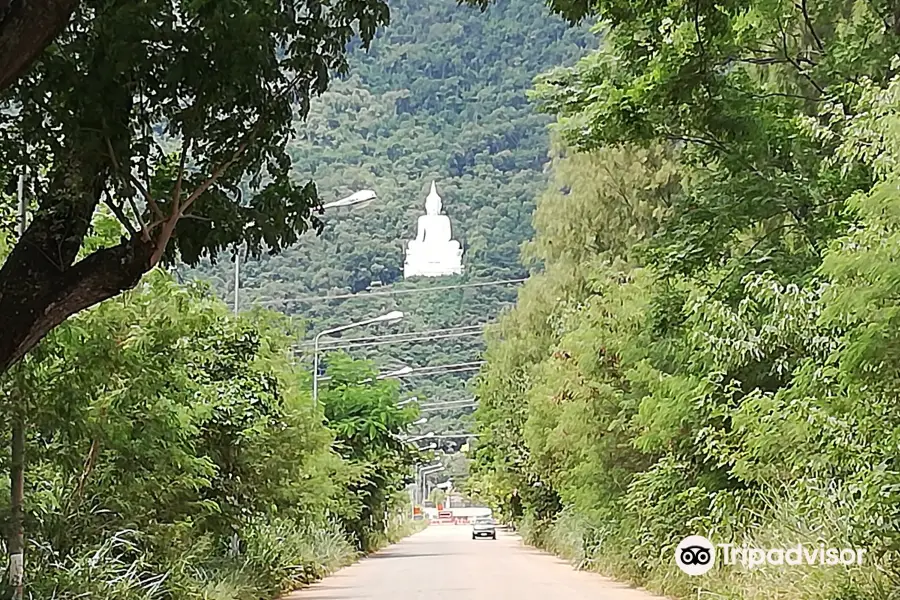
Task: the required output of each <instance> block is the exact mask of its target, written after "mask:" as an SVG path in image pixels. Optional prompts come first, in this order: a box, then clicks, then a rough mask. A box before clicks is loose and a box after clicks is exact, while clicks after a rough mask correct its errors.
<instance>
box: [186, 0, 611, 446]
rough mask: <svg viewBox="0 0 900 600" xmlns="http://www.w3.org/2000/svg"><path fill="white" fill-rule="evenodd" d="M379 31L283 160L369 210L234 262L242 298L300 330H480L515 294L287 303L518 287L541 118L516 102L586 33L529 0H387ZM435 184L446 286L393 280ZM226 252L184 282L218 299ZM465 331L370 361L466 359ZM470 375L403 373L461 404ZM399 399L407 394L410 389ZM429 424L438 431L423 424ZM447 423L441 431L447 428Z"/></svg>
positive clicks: (537, 181)
mask: <svg viewBox="0 0 900 600" xmlns="http://www.w3.org/2000/svg"><path fill="white" fill-rule="evenodd" d="M390 7H391V24H390V25H389V26H388V27H386V28H385V29H384V30H383V31H380V32H379V33H378V35H377V36H376V39H375V40H374V41H373V43H372V45H371V48H370V50H369V51H365V50H363V49H361V48H354V49H353V51H352V52H351V56H350V73H349V75H348V76H347V77H346V78H344V79H343V80H341V81H336V82H334V83H333V84H332V86H331V88H330V89H329V91H328V92H326V93H325V94H324V95H323V96H322V97H321V98H319V99H318V100H317V101H314V103H313V105H312V109H311V111H310V114H309V117H308V119H307V120H306V122H301V121H299V120H298V121H297V122H296V132H297V136H296V139H295V140H294V141H292V142H291V144H290V147H289V152H290V155H291V157H292V160H293V173H294V176H295V177H296V179H297V180H299V181H305V180H310V179H311V180H313V181H315V183H316V185H317V186H318V190H319V194H320V196H321V197H322V199H323V201H324V202H329V201H332V200H335V199H338V198H340V197H343V196H346V195H348V194H350V193H352V192H354V191H356V190H360V189H372V190H375V191H376V192H377V194H378V196H379V198H378V200H376V201H375V202H374V203H372V204H370V205H368V206H365V207H361V208H357V209H338V210H335V211H333V212H331V211H329V212H328V213H326V214H325V215H324V216H323V220H324V223H325V226H324V230H323V232H322V234H321V235H320V236H318V237H315V236H313V235H307V236H305V237H304V238H303V239H302V240H301V241H300V243H299V244H297V245H295V246H294V247H293V248H289V249H287V250H285V251H283V252H281V253H280V254H278V255H276V256H271V257H270V256H266V255H264V256H262V257H260V258H259V259H258V260H254V259H250V260H249V261H247V262H245V263H244V264H243V265H242V297H243V300H242V303H243V306H244V307H245V308H246V307H248V306H249V305H250V304H251V303H253V302H264V303H265V304H266V306H268V307H270V308H275V309H277V310H281V311H284V312H286V313H287V314H291V315H296V316H299V317H302V318H306V319H310V320H311V323H310V331H311V332H315V331H320V330H322V329H324V328H326V327H327V326H329V325H340V324H344V323H349V322H353V321H357V320H362V319H365V318H368V317H371V316H375V315H378V314H381V312H383V311H386V310H393V309H399V310H402V311H404V312H405V313H407V315H408V316H407V318H406V319H404V321H403V322H402V323H400V324H398V325H395V326H393V327H391V328H390V330H388V329H387V328H385V327H383V326H382V327H380V328H378V329H371V330H368V331H365V330H354V331H353V332H348V334H347V337H353V336H352V335H350V333H354V334H357V335H369V334H378V333H387V332H388V331H390V332H397V331H425V330H433V329H437V328H453V327H456V326H463V325H475V324H479V323H485V322H487V321H490V320H492V319H493V318H494V317H495V316H496V315H497V314H498V311H499V310H500V309H502V308H503V307H504V306H508V305H509V304H510V303H511V302H512V300H514V298H515V291H514V288H513V287H512V286H486V287H475V288H462V289H454V290H450V291H441V292H434V293H427V294H405V295H397V296H390V295H381V296H372V297H368V298H364V297H360V298H356V299H351V300H333V301H328V302H324V301H322V300H320V299H312V300H302V301H301V300H297V298H302V297H309V296H313V297H321V296H324V295H326V294H329V295H335V294H342V293H354V292H362V293H365V292H366V290H367V289H368V288H370V287H371V286H373V284H374V286H375V287H371V289H376V288H377V287H378V286H382V287H380V288H379V289H381V290H382V291H384V290H385V289H386V288H385V287H383V286H391V287H393V288H403V289H406V288H413V287H431V286H436V285H450V284H465V283H467V282H476V281H477V282H484V281H497V280H507V279H516V278H521V277H523V276H525V275H526V271H525V269H524V267H523V266H522V264H521V262H520V260H519V252H520V246H521V244H522V243H523V242H524V241H525V240H526V239H528V238H529V236H530V235H531V213H532V211H533V208H534V200H535V198H536V196H537V195H538V193H539V190H540V189H541V188H542V186H543V182H544V180H545V176H544V173H543V169H544V165H545V163H546V161H547V157H548V147H549V143H548V142H549V138H548V134H547V130H546V125H547V123H548V122H549V118H548V117H547V116H545V115H541V114H539V113H538V112H537V111H536V110H535V107H534V106H533V105H532V104H531V103H529V101H528V100H527V98H526V92H527V90H528V89H529V88H530V87H531V82H532V79H533V78H534V77H535V76H536V75H537V74H538V73H540V72H542V71H543V70H545V69H547V68H549V67H551V66H554V65H559V64H571V63H573V62H574V61H575V60H576V59H577V58H578V57H579V56H581V55H582V54H583V53H584V52H585V49H586V47H588V46H590V45H593V44H595V43H596V42H595V39H594V37H593V36H592V35H591V34H589V33H587V32H586V31H585V30H583V29H577V28H575V29H573V28H570V27H567V26H566V25H565V24H564V22H563V21H562V20H561V19H557V18H551V17H548V15H547V12H546V8H545V7H544V6H543V5H542V4H541V3H540V2H533V1H531V0H508V1H504V2H501V3H498V4H497V5H495V6H492V7H491V8H490V9H489V10H488V11H487V12H485V13H482V12H480V11H478V10H477V9H474V8H470V7H461V6H459V5H457V3H456V2H455V1H453V0H437V1H433V0H403V1H400V2H396V3H394V2H392V3H391V5H390ZM432 181H435V182H436V184H437V189H438V192H439V194H440V195H441V196H442V197H443V200H444V212H445V213H446V214H447V215H448V216H449V217H450V219H451V222H452V225H453V235H454V238H455V239H457V240H459V241H460V243H461V244H462V245H463V248H464V250H465V254H464V259H463V262H464V269H465V270H464V273H463V275H462V276H459V277H450V278H440V279H422V280H416V281H403V276H402V269H403V258H404V249H405V243H406V240H409V239H414V238H415V235H416V230H415V226H416V219H417V217H418V216H419V215H421V214H424V200H425V196H426V194H427V191H428V188H429V186H430V185H431V182H432ZM232 269H233V266H232V261H231V259H230V257H222V259H221V260H220V261H219V262H218V264H216V265H213V266H211V265H205V266H202V267H201V268H200V269H198V270H195V271H192V272H188V274H189V275H190V276H199V277H203V278H206V277H211V279H212V282H213V286H214V288H215V289H216V290H217V292H218V293H219V294H220V295H222V296H223V297H225V296H226V295H227V296H228V297H229V298H230V294H231V290H232V285H233V274H232ZM480 348H481V343H480V336H474V337H473V336H469V337H461V338H447V339H441V340H435V341H431V342H418V343H417V344H415V346H413V345H409V344H406V345H396V346H395V345H383V346H378V347H375V348H374V349H372V348H370V350H377V353H374V352H370V353H369V356H372V357H374V358H377V359H378V361H379V362H380V364H382V365H383V366H385V367H387V366H397V365H399V364H405V365H409V366H412V367H420V366H426V365H441V364H457V363H462V362H470V361H474V360H477V359H478V355H479V354H480ZM471 374H472V372H471V371H468V372H461V373H457V374H455V375H448V376H445V378H444V380H443V381H440V380H439V379H437V378H429V379H427V380H426V379H425V378H423V377H416V378H411V379H410V381H409V384H408V385H418V386H419V387H420V388H421V389H419V390H418V391H417V392H416V393H419V392H422V393H421V394H419V395H420V396H421V397H424V396H430V397H431V399H440V400H445V399H447V400H449V399H457V398H462V397H466V392H465V390H464V383H465V381H466V380H467V379H468V378H469V377H470V376H471ZM411 393H412V392H411ZM438 427H439V428H440V425H439V426H438ZM450 428H452V427H450Z"/></svg>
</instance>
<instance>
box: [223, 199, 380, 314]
mask: <svg viewBox="0 0 900 600" xmlns="http://www.w3.org/2000/svg"><path fill="white" fill-rule="evenodd" d="M377 197H378V196H376V195H375V192H374V191H372V190H359V191H358V192H355V193H353V194H350V195H349V196H347V197H346V198H341V199H340V200H335V201H334V202H329V203H328V204H323V205H322V208H338V207H341V206H354V205H358V204H363V203H367V202H371V201H372V200H374V199H375V198H377ZM240 293H241V250H240V248H238V249H237V252H235V253H234V314H238V309H239V307H240Z"/></svg>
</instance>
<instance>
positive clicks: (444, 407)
mask: <svg viewBox="0 0 900 600" xmlns="http://www.w3.org/2000/svg"><path fill="white" fill-rule="evenodd" d="M477 407H478V403H477V402H466V403H464V404H453V403H451V402H447V403H444V404H440V405H436V406H420V407H419V411H420V412H434V411H438V410H453V409H462V408H477Z"/></svg>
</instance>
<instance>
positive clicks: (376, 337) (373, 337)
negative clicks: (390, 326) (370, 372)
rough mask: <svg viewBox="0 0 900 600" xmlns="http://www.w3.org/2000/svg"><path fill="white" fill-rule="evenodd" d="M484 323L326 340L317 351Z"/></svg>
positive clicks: (304, 344) (470, 328) (306, 344)
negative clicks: (330, 345)
mask: <svg viewBox="0 0 900 600" xmlns="http://www.w3.org/2000/svg"><path fill="white" fill-rule="evenodd" d="M486 325H487V324H486V323H483V324H481V325H458V326H454V327H444V328H441V329H426V330H423V331H407V332H405V333H387V334H384V335H369V336H364V337H355V338H347V339H343V338H337V339H332V340H327V341H325V342H320V343H319V350H327V349H328V348H329V346H327V344H355V343H356V342H369V341H373V340H385V339H395V338H402V337H405V336H410V335H433V334H441V333H455V332H460V331H473V330H475V329H479V330H480V329H484V327H485V326H486ZM313 345H314V344H313V342H311V341H305V342H302V343H300V344H297V345H296V346H295V348H297V347H313Z"/></svg>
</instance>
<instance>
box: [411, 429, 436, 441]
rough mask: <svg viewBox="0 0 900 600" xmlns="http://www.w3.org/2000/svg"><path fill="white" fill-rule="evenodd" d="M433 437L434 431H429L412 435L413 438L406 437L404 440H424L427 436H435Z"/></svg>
mask: <svg viewBox="0 0 900 600" xmlns="http://www.w3.org/2000/svg"><path fill="white" fill-rule="evenodd" d="M433 437H434V432H433V431H429V432H428V433H426V434H425V435H417V436H415V437H411V438H404V439H403V441H404V442H418V441H419V440H424V439H426V438H433Z"/></svg>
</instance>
